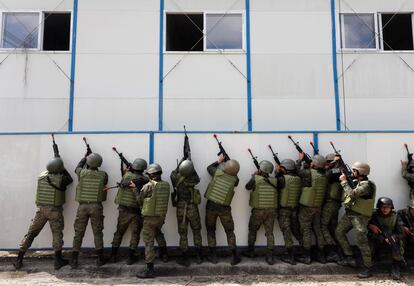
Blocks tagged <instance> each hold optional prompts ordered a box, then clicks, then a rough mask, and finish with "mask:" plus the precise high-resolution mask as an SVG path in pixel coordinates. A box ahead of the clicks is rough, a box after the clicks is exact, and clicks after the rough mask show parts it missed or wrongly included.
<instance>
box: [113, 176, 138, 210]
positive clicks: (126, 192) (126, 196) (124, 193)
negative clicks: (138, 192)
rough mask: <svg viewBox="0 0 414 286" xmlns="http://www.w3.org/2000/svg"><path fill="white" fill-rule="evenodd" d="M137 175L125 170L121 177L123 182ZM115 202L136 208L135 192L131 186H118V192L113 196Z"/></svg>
mask: <svg viewBox="0 0 414 286" xmlns="http://www.w3.org/2000/svg"><path fill="white" fill-rule="evenodd" d="M138 176H139V175H137V174H134V173H132V172H129V171H128V172H126V173H125V174H124V176H123V177H122V181H123V182H130V181H132V180H135V179H137V177H138ZM115 203H116V204H118V205H120V206H124V207H131V208H138V203H137V199H136V197H135V193H134V192H133V191H132V189H131V188H128V187H126V188H122V187H120V188H118V193H117V194H116V197H115Z"/></svg>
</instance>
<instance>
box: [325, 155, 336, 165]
mask: <svg viewBox="0 0 414 286" xmlns="http://www.w3.org/2000/svg"><path fill="white" fill-rule="evenodd" d="M335 156H336V155H335V154H334V153H331V154H328V155H326V157H325V159H326V161H327V162H328V163H330V162H332V161H334V160H335Z"/></svg>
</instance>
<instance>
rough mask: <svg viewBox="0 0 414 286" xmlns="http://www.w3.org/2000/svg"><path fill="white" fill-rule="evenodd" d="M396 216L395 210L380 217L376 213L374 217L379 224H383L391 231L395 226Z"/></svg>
mask: <svg viewBox="0 0 414 286" xmlns="http://www.w3.org/2000/svg"><path fill="white" fill-rule="evenodd" d="M397 216H398V215H397V214H396V213H395V212H392V213H391V214H390V215H389V216H387V217H382V216H380V215H378V214H377V215H376V218H377V221H378V222H379V223H380V224H381V225H383V226H385V227H386V228H387V229H388V230H390V231H391V232H392V231H393V230H394V228H395V224H396V223H397Z"/></svg>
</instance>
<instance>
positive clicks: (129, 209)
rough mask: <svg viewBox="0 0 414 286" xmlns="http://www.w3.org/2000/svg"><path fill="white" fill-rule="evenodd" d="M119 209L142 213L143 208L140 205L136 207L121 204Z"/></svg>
mask: <svg viewBox="0 0 414 286" xmlns="http://www.w3.org/2000/svg"><path fill="white" fill-rule="evenodd" d="M118 210H123V211H126V212H130V213H136V212H138V213H140V212H141V209H140V208H139V207H136V208H135V207H127V206H123V205H119V206H118Z"/></svg>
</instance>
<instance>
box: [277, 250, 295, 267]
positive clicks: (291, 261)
mask: <svg viewBox="0 0 414 286" xmlns="http://www.w3.org/2000/svg"><path fill="white" fill-rule="evenodd" d="M280 260H282V261H283V262H286V263H289V264H290V265H296V261H295V256H294V255H293V248H292V247H289V248H288V249H287V253H286V254H284V255H283V256H282V257H281V258H280Z"/></svg>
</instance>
